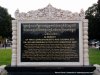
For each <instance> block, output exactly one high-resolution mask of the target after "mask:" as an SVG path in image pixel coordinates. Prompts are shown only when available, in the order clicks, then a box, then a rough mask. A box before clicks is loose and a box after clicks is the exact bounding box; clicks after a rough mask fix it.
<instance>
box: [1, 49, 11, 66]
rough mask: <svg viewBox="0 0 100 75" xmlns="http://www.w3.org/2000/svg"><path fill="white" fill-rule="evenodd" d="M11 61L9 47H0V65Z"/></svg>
mask: <svg viewBox="0 0 100 75" xmlns="http://www.w3.org/2000/svg"><path fill="white" fill-rule="evenodd" d="M10 63H11V49H0V65H8V64H10Z"/></svg>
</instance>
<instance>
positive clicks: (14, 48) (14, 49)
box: [11, 20, 17, 66]
mask: <svg viewBox="0 0 100 75" xmlns="http://www.w3.org/2000/svg"><path fill="white" fill-rule="evenodd" d="M16 65H17V21H16V20H12V62H11V66H16Z"/></svg>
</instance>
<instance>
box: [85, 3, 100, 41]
mask: <svg viewBox="0 0 100 75" xmlns="http://www.w3.org/2000/svg"><path fill="white" fill-rule="evenodd" d="M85 14H86V19H88V20H89V30H88V32H89V39H98V40H100V2H98V3H96V4H93V5H92V6H91V7H89V8H88V9H87V10H86V12H85Z"/></svg>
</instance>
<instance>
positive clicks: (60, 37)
mask: <svg viewBox="0 0 100 75" xmlns="http://www.w3.org/2000/svg"><path fill="white" fill-rule="evenodd" d="M18 24H19V25H18V29H19V31H18V35H19V36H18V38H19V41H18V43H19V44H18V47H19V50H18V51H17V53H18V60H20V61H19V62H20V63H21V65H22V64H29V63H30V64H33V65H35V64H38V63H41V64H44V65H45V63H46V64H48V65H50V64H51V65H52V64H55V65H56V64H57V65H58V64H59V65H60V63H63V65H68V64H72V63H73V64H74V63H75V64H76V65H78V64H82V62H83V55H82V52H83V49H82V44H81V42H82V31H81V30H82V22H81V21H27V22H26V21H25V22H24V21H19V23H18ZM73 64H72V65H73Z"/></svg>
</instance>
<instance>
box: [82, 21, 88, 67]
mask: <svg viewBox="0 0 100 75" xmlns="http://www.w3.org/2000/svg"><path fill="white" fill-rule="evenodd" d="M83 53H84V54H83V58H84V59H83V61H84V65H89V55H88V20H87V19H84V20H83Z"/></svg>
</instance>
